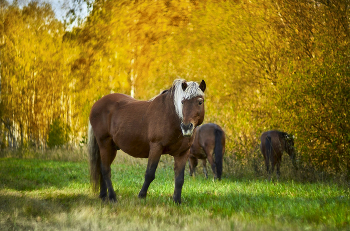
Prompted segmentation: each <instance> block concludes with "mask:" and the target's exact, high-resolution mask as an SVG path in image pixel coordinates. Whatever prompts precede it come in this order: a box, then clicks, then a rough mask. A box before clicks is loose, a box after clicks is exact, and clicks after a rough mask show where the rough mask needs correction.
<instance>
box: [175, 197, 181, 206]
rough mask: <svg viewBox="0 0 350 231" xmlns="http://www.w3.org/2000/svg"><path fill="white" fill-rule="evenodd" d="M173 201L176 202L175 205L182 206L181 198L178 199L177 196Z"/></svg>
mask: <svg viewBox="0 0 350 231" xmlns="http://www.w3.org/2000/svg"><path fill="white" fill-rule="evenodd" d="M173 200H174V202H175V204H177V205H180V204H181V198H176V197H175V196H173Z"/></svg>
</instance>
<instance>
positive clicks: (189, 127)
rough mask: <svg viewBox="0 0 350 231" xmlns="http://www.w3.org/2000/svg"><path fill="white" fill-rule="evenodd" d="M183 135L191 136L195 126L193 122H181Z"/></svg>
mask: <svg viewBox="0 0 350 231" xmlns="http://www.w3.org/2000/svg"><path fill="white" fill-rule="evenodd" d="M181 130H182V135H183V136H185V137H191V136H192V134H193V130H194V126H193V123H189V124H184V123H181Z"/></svg>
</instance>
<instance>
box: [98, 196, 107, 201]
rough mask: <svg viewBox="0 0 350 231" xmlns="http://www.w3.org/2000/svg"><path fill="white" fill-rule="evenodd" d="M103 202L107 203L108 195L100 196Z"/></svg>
mask: <svg viewBox="0 0 350 231" xmlns="http://www.w3.org/2000/svg"><path fill="white" fill-rule="evenodd" d="M98 197H99V198H100V199H101V200H102V201H103V202H106V201H107V195H99V196H98Z"/></svg>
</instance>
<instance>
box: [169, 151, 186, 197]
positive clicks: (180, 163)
mask: <svg viewBox="0 0 350 231" xmlns="http://www.w3.org/2000/svg"><path fill="white" fill-rule="evenodd" d="M189 154H190V150H188V151H186V152H185V153H182V155H180V156H174V162H175V163H174V172H175V189H174V195H173V200H174V202H175V203H177V204H181V191H182V186H183V184H184V175H185V166H186V162H187V159H188V156H189Z"/></svg>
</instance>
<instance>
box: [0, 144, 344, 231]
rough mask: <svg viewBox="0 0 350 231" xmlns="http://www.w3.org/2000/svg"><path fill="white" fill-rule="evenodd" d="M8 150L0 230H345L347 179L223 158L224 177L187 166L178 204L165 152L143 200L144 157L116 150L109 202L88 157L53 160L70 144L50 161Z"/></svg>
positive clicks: (0, 191)
mask: <svg viewBox="0 0 350 231" xmlns="http://www.w3.org/2000/svg"><path fill="white" fill-rule="evenodd" d="M6 155H7V157H2V158H0V179H1V181H0V228H1V230H209V229H210V230H211V229H220V230H267V229H269V230H281V229H283V230H306V229H310V230H348V228H349V225H350V210H349V208H350V192H349V188H348V187H346V185H341V184H333V183H332V182H331V181H323V182H322V181H318V182H306V181H298V180H293V179H292V180H291V179H288V177H290V176H288V175H287V174H289V173H287V172H285V173H284V172H283V170H282V176H283V177H281V179H280V180H279V181H273V182H268V181H266V178H265V176H264V174H263V169H262V170H261V171H262V173H261V175H259V172H256V170H254V169H253V168H252V166H250V167H249V166H241V168H239V167H238V166H235V165H233V164H230V163H226V165H225V169H224V170H226V172H224V173H225V175H224V177H223V179H222V180H221V181H213V175H212V173H211V171H210V170H209V173H210V176H209V179H205V178H204V174H202V172H201V169H198V171H197V175H196V176H195V177H190V176H189V174H188V168H187V169H186V175H185V184H184V187H183V193H182V202H183V203H182V204H181V205H180V206H177V205H175V204H174V203H173V201H172V193H173V190H174V173H173V159H172V158H171V157H170V156H162V158H161V161H160V164H159V166H158V169H157V172H156V179H155V180H154V181H153V182H152V184H151V186H150V188H149V191H148V195H147V198H146V199H145V200H140V199H138V198H137V195H138V192H139V190H140V189H141V186H142V183H143V178H144V172H145V169H146V165H147V160H146V159H135V158H132V157H129V156H127V155H125V154H123V153H120V154H118V155H117V158H116V160H115V163H114V164H113V166H112V182H113V184H114V187H115V190H116V193H117V199H118V202H117V203H116V204H109V203H102V202H101V201H100V200H99V199H98V198H97V195H94V194H93V193H92V191H91V189H90V184H89V172H88V171H89V170H88V169H89V168H88V162H87V159H85V160H82V161H76V160H77V159H78V158H77V159H72V160H74V161H75V162H73V161H61V160H58V159H56V158H57V156H59V155H64V156H65V158H68V159H65V160H70V159H69V158H71V157H70V156H71V155H73V154H72V153H71V152H68V151H67V152H64V151H62V154H54V155H53V156H54V158H53V160H49V158H47V157H45V158H44V159H38V158H34V157H33V156H35V155H39V154H31V155H28V156H27V157H28V158H23V157H24V156H23V155H22V158H14V155H15V154H14V153H12V155H13V156H12V157H9V155H10V154H9V153H7V154H6ZM40 155H41V154H40ZM78 155H80V154H78ZM43 156H45V155H43ZM226 162H227V159H226ZM230 165H232V166H230ZM284 168H286V169H288V166H284ZM247 169H250V170H249V171H250V172H248V173H245V174H243V173H241V171H244V170H247Z"/></svg>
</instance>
